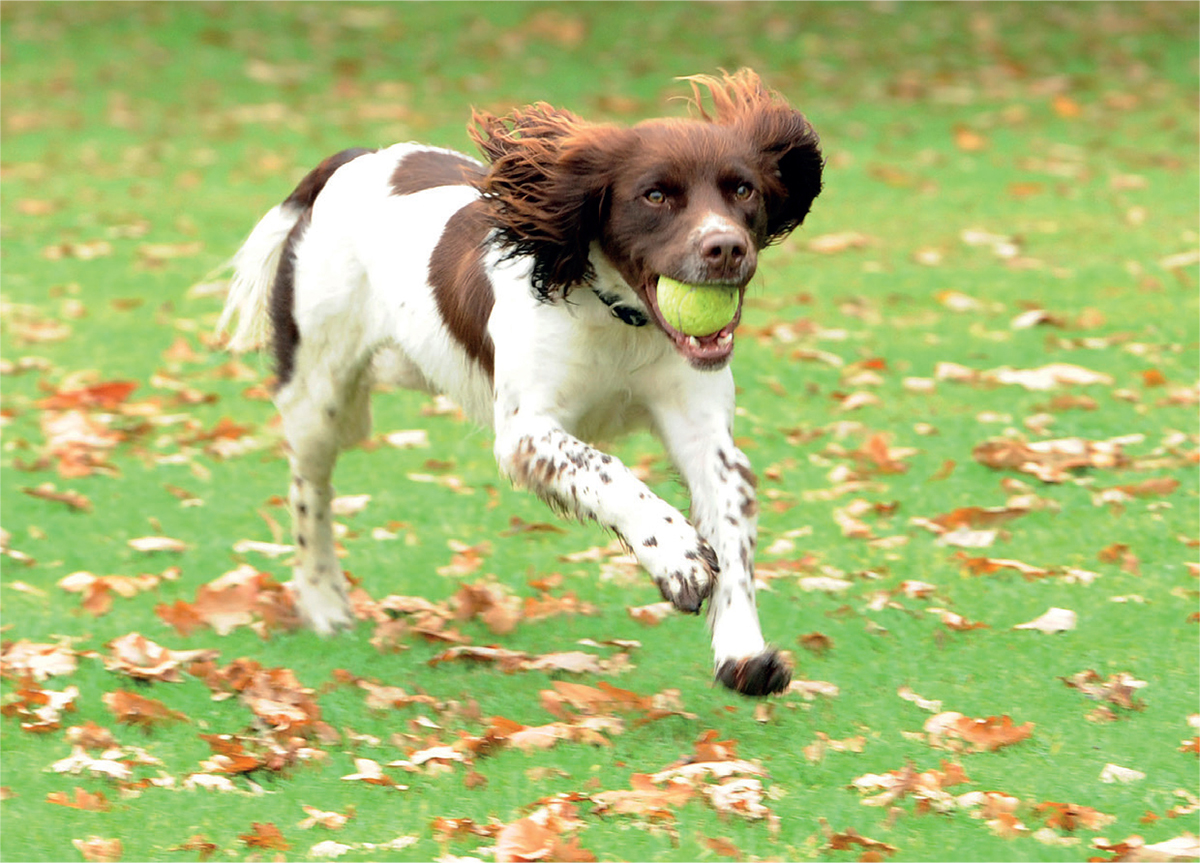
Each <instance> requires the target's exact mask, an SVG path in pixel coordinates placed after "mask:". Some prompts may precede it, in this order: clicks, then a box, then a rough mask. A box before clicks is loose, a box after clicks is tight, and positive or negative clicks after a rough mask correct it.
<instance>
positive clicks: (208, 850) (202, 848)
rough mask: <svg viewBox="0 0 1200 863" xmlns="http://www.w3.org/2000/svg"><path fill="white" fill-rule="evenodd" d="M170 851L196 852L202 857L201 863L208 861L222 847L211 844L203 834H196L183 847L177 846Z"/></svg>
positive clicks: (169, 849)
mask: <svg viewBox="0 0 1200 863" xmlns="http://www.w3.org/2000/svg"><path fill="white" fill-rule="evenodd" d="M167 850H168V851H195V852H196V853H197V854H199V855H200V861H201V863H204V861H206V860H208V859H209V858H210V857H212V856H213V855H214V854H216V853H217V851H218V850H220V847H219V846H218V845H217V844H216V843H215V842H210V841H209V839H208V837H207V836H205V835H204V834H203V833H194V834H192V835H191V836H189V837H188V839H187V841H186V842H184V843H183V844H182V845H175V846H172V847H171V848H168V849H167Z"/></svg>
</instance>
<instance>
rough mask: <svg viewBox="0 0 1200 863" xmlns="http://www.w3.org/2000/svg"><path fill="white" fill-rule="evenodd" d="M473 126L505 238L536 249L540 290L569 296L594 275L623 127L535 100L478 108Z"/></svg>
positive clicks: (488, 194) (510, 244) (486, 189)
mask: <svg viewBox="0 0 1200 863" xmlns="http://www.w3.org/2000/svg"><path fill="white" fill-rule="evenodd" d="M468 131H469V132H470V134H471V137H472V138H473V139H474V140H475V143H476V144H477V145H478V146H479V149H480V150H481V151H482V152H483V155H484V157H485V158H486V159H487V161H488V162H489V163H490V164H489V166H488V169H487V172H486V174H485V175H484V176H483V177H482V178H481V179H480V180H478V181H477V182H476V184H475V185H476V187H477V188H478V189H479V191H480V192H482V193H483V196H484V197H485V198H486V199H487V200H489V201H491V202H492V204H493V206H492V208H491V218H492V221H493V224H494V225H495V227H496V228H497V229H498V232H499V237H498V239H499V243H500V245H501V246H502V247H503V248H505V249H506V250H507V252H508V254H510V255H529V256H530V257H532V259H533V286H534V289H535V290H536V291H537V293H538V296H540V297H541V298H542V299H545V300H551V299H554V298H555V297H561V296H566V294H567V293H568V292H569V291H570V290H571V288H572V287H574V286H575V285H577V284H579V283H581V282H584V281H586V280H587V279H589V278H590V277H591V275H592V271H591V264H590V263H589V261H588V254H589V250H590V246H591V243H592V241H593V240H595V239H597V238H598V237H599V236H600V220H601V217H602V212H603V207H604V201H605V197H606V192H607V189H608V187H609V185H610V183H611V181H612V171H613V168H614V166H615V165H617V164H619V159H618V158H617V154H616V153H615V152H614V150H615V148H617V147H618V146H619V139H620V137H621V133H620V130H618V129H616V128H615V127H609V126H597V125H592V124H589V123H586V122H584V121H583V120H581V119H580V118H579V117H577V116H575V115H574V114H572V113H571V112H570V111H564V110H561V109H558V108H554V107H551V106H550V105H547V104H545V103H538V104H535V105H530V106H529V107H527V108H522V109H519V110H517V111H513V112H512V113H510V114H508V115H506V116H504V117H496V116H493V115H491V114H487V113H483V112H479V111H476V112H474V114H473V116H472V123H471V126H470V127H469V130H468Z"/></svg>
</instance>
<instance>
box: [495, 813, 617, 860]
mask: <svg viewBox="0 0 1200 863" xmlns="http://www.w3.org/2000/svg"><path fill="white" fill-rule="evenodd" d="M572 823H574V820H573V819H570V817H569V816H568V818H563V817H560V816H559V815H557V814H555V813H554V812H552V811H550V809H549V807H543V808H542V809H540V810H538V811H537V812H535V813H534V814H533V815H530V816H528V817H526V818H520V819H518V820H516V821H514V822H512V823H511V824H506V825H505V826H504V827H503V828H501V830H500V832H499V833H498V834H497V836H496V849H495V854H496V863H524V861H534V860H561V861H579V863H588V861H594V860H595V859H596V858H595V856H594V855H592V854H591V852H589V851H587V850H586V849H584V848H581V847H579V840H578V838H576V837H572V838H571V839H570V841H563V840H562V838H561V836H562V833H563V832H564V831H565V830H566V829H567V828H568V827H569V826H570V825H571V824H572Z"/></svg>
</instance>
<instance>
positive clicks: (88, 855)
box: [71, 836, 124, 863]
mask: <svg viewBox="0 0 1200 863" xmlns="http://www.w3.org/2000/svg"><path fill="white" fill-rule="evenodd" d="M71 844H72V845H74V846H75V848H76V849H77V850H78V851H79V853H80V854H81V855H83V859H84V860H87V861H88V863H114V861H117V860H120V859H121V855H122V853H124V852H123V849H122V847H121V840H120V839H104V838H102V837H100V836H89V837H88V838H87V839H72V840H71Z"/></svg>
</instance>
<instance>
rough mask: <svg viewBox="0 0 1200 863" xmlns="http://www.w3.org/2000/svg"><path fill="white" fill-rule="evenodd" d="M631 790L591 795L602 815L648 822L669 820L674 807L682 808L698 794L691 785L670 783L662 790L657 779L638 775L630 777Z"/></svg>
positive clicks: (641, 774) (670, 781)
mask: <svg viewBox="0 0 1200 863" xmlns="http://www.w3.org/2000/svg"><path fill="white" fill-rule="evenodd" d="M629 784H630V788H629V790H616V791H601V792H600V793H599V794H594V795H592V802H593V803H595V804H596V806H597V807H598V809H597V811H599V812H600V813H608V812H611V813H613V814H614V815H639V816H642V817H645V818H652V819H654V818H657V819H670V818H673V817H674V816H673V815H672V814H671V808H672V807H679V806H682V805H683V804H684V803H686V802H687V801H688V800H690V799H691V798H692V796H693V794H694V793H695V791H694V789H693V787H692V785H691V783H689V782H685V781H680V780H667V783H666V787H665V788H660V787H659V784H660V783H656V782H655V781H654V777H651V776H646V775H645V774H644V773H635V774H633V775H632V776H630V777H629Z"/></svg>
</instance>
